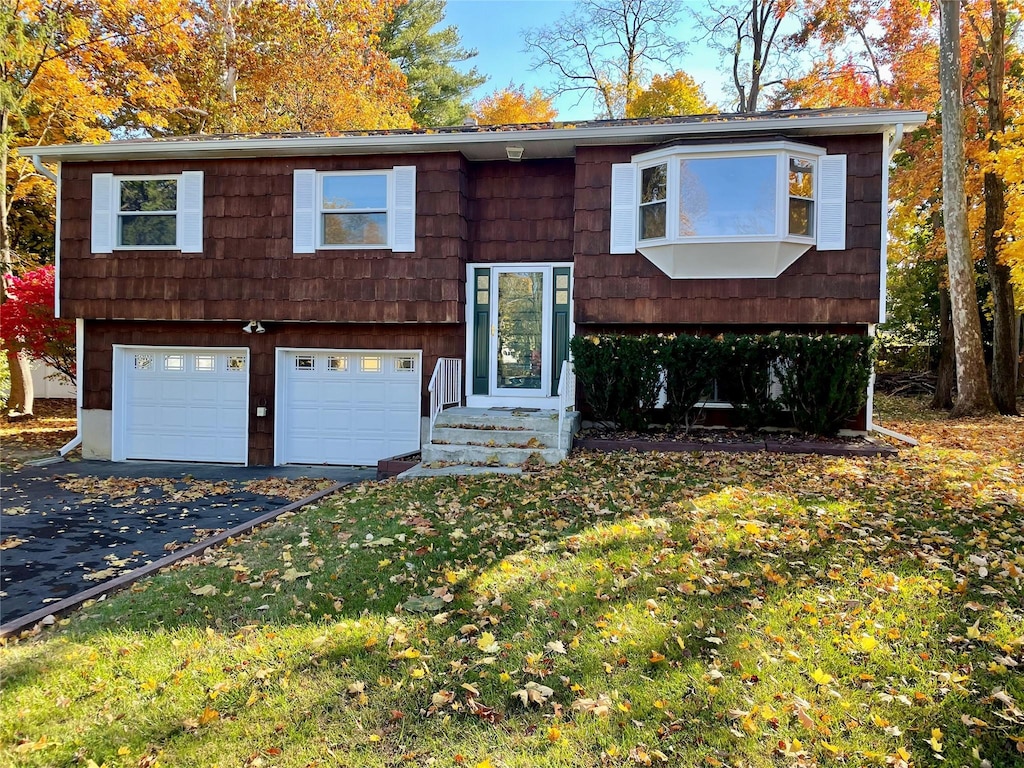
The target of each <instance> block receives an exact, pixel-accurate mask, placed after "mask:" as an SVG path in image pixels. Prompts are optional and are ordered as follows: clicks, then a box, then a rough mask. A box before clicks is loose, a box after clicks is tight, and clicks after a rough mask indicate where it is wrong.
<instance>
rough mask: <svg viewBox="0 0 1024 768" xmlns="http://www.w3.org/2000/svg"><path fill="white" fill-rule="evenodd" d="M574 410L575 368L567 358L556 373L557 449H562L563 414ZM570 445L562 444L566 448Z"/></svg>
mask: <svg viewBox="0 0 1024 768" xmlns="http://www.w3.org/2000/svg"><path fill="white" fill-rule="evenodd" d="M575 410H576V370H575V369H574V368H573V366H572V362H571V361H569V360H563V361H562V370H561V372H560V373H559V374H558V450H563V445H562V442H563V440H564V438H563V436H562V435H563V431H564V430H563V427H564V425H565V414H566V412H568V411H575ZM569 447H570V446H564V448H565V449H566V450H567V449H568V448H569Z"/></svg>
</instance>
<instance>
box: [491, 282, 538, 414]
mask: <svg viewBox="0 0 1024 768" xmlns="http://www.w3.org/2000/svg"><path fill="white" fill-rule="evenodd" d="M551 309H552V307H551V268H550V267H533V266H530V267H494V268H493V269H492V270H491V306H490V310H491V313H490V314H491V317H490V320H491V329H490V330H491V344H490V390H491V394H492V395H498V396H501V395H515V396H518V397H547V396H548V395H549V391H548V390H549V389H550V381H551V371H550V366H551V314H552V313H551Z"/></svg>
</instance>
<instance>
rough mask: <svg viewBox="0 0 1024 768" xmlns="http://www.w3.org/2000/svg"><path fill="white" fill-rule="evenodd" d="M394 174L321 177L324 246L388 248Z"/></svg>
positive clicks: (321, 240)
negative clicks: (391, 186) (390, 197)
mask: <svg viewBox="0 0 1024 768" xmlns="http://www.w3.org/2000/svg"><path fill="white" fill-rule="evenodd" d="M390 180H391V173H390V172H384V173H324V174H321V175H320V196H319V204H320V211H319V213H320V245H321V246H325V247H328V248H329V247H331V246H336V245H349V246H352V245H355V246H362V247H367V248H381V247H386V246H387V245H388V198H389V195H388V186H389V183H390Z"/></svg>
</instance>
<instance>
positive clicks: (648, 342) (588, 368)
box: [570, 335, 661, 430]
mask: <svg viewBox="0 0 1024 768" xmlns="http://www.w3.org/2000/svg"><path fill="white" fill-rule="evenodd" d="M660 341H661V340H660V339H659V338H658V337H657V336H612V335H597V336H574V337H573V339H572V341H571V342H570V348H571V350H572V356H573V365H574V367H575V370H576V378H577V380H578V381H579V383H580V386H582V387H583V394H584V397H585V398H586V400H587V403H588V404H589V405H590V408H591V410H592V411H593V414H594V418H595V419H596V420H598V421H613V422H615V423H616V424H617V425H618V426H619V427H621V428H623V429H640V430H642V429H646V428H647V416H648V413H649V412H650V410H651V409H652V408H654V406H655V405H656V404H657V402H658V393H659V391H660V389H661V350H660Z"/></svg>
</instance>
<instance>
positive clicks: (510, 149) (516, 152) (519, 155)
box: [505, 145, 523, 163]
mask: <svg viewBox="0 0 1024 768" xmlns="http://www.w3.org/2000/svg"><path fill="white" fill-rule="evenodd" d="M505 154H506V155H508V159H509V160H511V161H512V162H513V163H518V162H519V161H520V160H522V159H523V148H522V147H516V146H511V145H510V146H507V147H505Z"/></svg>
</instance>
